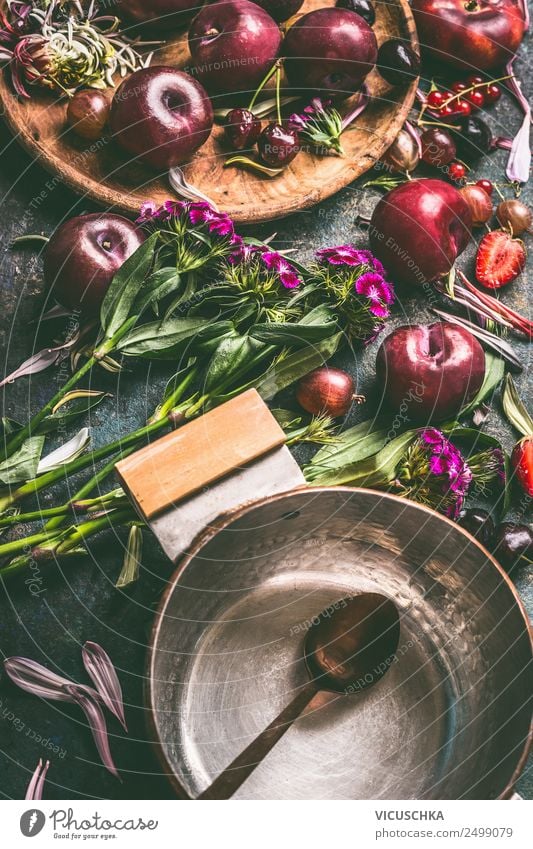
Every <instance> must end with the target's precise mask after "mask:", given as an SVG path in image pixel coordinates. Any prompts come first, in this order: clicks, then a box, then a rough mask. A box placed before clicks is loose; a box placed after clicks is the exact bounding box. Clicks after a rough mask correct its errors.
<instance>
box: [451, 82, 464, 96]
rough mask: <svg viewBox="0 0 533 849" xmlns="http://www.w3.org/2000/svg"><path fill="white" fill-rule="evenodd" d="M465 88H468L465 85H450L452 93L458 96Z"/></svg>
mask: <svg viewBox="0 0 533 849" xmlns="http://www.w3.org/2000/svg"><path fill="white" fill-rule="evenodd" d="M465 88H468V86H467V84H466V83H461V82H458V83H454V84H453V85H452V91H454V92H455V93H456V94H459V93H460V92H461V91H464V90H465Z"/></svg>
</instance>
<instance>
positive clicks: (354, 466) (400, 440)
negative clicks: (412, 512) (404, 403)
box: [304, 430, 418, 488]
mask: <svg viewBox="0 0 533 849" xmlns="http://www.w3.org/2000/svg"><path fill="white" fill-rule="evenodd" d="M417 433H418V431H417V430H408V431H406V432H405V433H402V434H401V435H400V436H397V437H396V438H395V439H392V440H391V441H390V442H388V443H387V444H386V445H385V446H384V447H383V448H382V449H381V450H380V451H378V452H377V454H373V455H372V456H371V457H366V458H365V459H364V460H360V461H358V462H355V463H348V464H346V465H344V466H342V467H340V468H325V469H324V470H323V471H322V470H319V469H317V466H313V465H312V464H310V465H309V466H307V467H306V468H305V469H304V475H305V477H306V479H307V480H308V481H310V482H311V483H312V484H313V485H319V484H320V485H323V486H342V485H344V484H349V485H350V486H365V487H377V488H381V487H384V486H388V485H389V484H390V483H392V481H393V480H394V479H395V477H396V469H397V466H398V463H399V462H400V460H401V458H402V457H403V455H404V454H405V451H406V450H407V448H408V446H409V445H410V444H411V442H412V441H413V440H414V439H415V438H416V436H417Z"/></svg>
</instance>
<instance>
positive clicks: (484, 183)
mask: <svg viewBox="0 0 533 849" xmlns="http://www.w3.org/2000/svg"><path fill="white" fill-rule="evenodd" d="M476 186H479V188H480V189H483V191H484V192H487V194H488V196H489V197H490V196H491V195H492V193H493V191H494V186H493V185H492V183H491V181H490V180H478V181H477V183H476Z"/></svg>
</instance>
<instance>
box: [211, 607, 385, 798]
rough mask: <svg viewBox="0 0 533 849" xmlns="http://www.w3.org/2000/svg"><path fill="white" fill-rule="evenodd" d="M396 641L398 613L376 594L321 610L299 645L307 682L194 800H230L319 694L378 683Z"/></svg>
mask: <svg viewBox="0 0 533 849" xmlns="http://www.w3.org/2000/svg"><path fill="white" fill-rule="evenodd" d="M399 637H400V618H399V615H398V610H397V609H396V607H395V605H394V604H393V603H392V601H391V600H390V599H388V598H386V597H385V596H383V595H379V594H378V593H362V594H361V595H357V596H352V597H350V598H344V599H341V601H338V602H336V603H335V604H332V605H330V606H329V607H328V608H326V610H323V611H322V613H321V614H320V615H319V616H317V617H315V618H314V620H313V624H312V625H311V627H310V628H309V630H308V631H307V634H306V637H305V642H304V660H305V664H306V666H307V671H308V672H309V675H310V678H311V680H310V681H308V682H307V684H305V685H304V686H303V687H302V688H301V689H300V690H298V692H297V694H296V696H295V697H294V699H293V700H292V702H291V703H290V704H289V705H287V707H285V708H283V710H282V711H281V713H279V714H278V716H277V717H276V718H275V719H274V720H273V721H272V722H271V723H270V725H269V726H268V727H267V728H265V730H264V731H262V732H261V734H260V735H259V736H258V737H256V739H255V740H254V741H253V742H252V743H250V745H249V746H247V747H246V749H245V750H244V751H243V752H241V754H240V755H238V756H237V757H236V758H235V760H233V761H232V762H231V763H230V765H229V766H227V767H226V769H225V770H224V771H223V772H221V774H220V775H219V776H218V778H216V779H215V780H214V781H213V783H212V784H211V785H210V786H209V787H208V788H207V790H204V792H203V793H202V794H201V795H200V796H198V798H199V799H229V798H230V797H231V796H233V794H234V793H235V792H236V791H237V790H238V789H239V787H240V786H241V784H243V782H244V781H245V780H246V779H247V778H248V776H249V775H251V773H252V772H253V771H254V769H255V768H256V766H257V765H258V764H259V763H261V761H262V760H263V759H264V758H265V757H266V756H267V755H268V753H269V752H270V750H271V749H272V748H273V747H274V746H275V745H276V743H277V742H278V740H280V739H281V738H282V737H283V735H284V734H285V732H286V731H288V729H289V728H290V726H291V725H292V723H293V722H294V720H295V719H297V718H298V717H299V716H300V714H301V713H302V711H303V710H304V708H306V707H307V706H310V703H311V702H312V700H313V699H314V697H315V696H316V695H317V694H318V693H320V692H321V691H323V690H326V691H329V692H332V693H339V694H342V695H347V694H349V693H358V692H360V691H361V690H365V689H367V688H368V687H371V686H372V685H373V684H375V683H376V682H377V681H379V680H380V679H381V678H382V677H383V676H384V675H385V673H386V672H387V670H388V669H389V667H390V665H391V663H392V662H393V660H394V656H395V652H396V649H397V648H398V640H399ZM320 701H321V700H320ZM310 707H311V706H310Z"/></svg>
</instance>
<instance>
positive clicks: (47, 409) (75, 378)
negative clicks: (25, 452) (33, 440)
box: [0, 356, 97, 460]
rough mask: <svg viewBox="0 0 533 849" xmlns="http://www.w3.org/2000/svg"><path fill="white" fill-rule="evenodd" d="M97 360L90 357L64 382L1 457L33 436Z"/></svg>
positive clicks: (0, 454) (2, 452) (4, 449)
mask: <svg viewBox="0 0 533 849" xmlns="http://www.w3.org/2000/svg"><path fill="white" fill-rule="evenodd" d="M96 362H97V360H96V359H95V357H94V356H92V357H90V358H89V359H88V360H87V361H86V362H85V363H84V364H83V365H82V366H81V368H79V369H78V371H77V372H75V374H73V375H72V377H71V378H70V379H69V380H67V382H66V383H65V384H64V386H62V387H61V389H60V390H59V392H56V394H55V395H54V397H53V398H52V399H51V400H50V401H48V403H47V404H45V405H44V407H42V409H41V410H39V412H38V413H36V414H35V415H34V416H33V418H32V419H31V420H30V421H29V423H28V424H27V425H26V427H23V428H22V430H19V431H18V432H17V433H16V434H15V435H14V436H13V438H12V439H10V440H9V442H8V443H7V445H4V446H3V448H2V449H1V452H0V459H2V460H5V459H6V457H10V456H11V455H12V454H14V452H15V451H17V450H18V449H19V448H20V447H21V445H22V444H23V443H24V442H25V441H26V440H27V439H28V437H29V436H31V435H32V433H34V432H35V431H36V430H37V428H38V427H39V425H40V424H41V422H42V420H43V419H44V418H45V417H46V416H47V415H48V414H49V413H51V412H52V410H53V408H54V407H55V405H56V404H57V403H58V402H59V401H61V399H62V398H63V396H64V395H66V393H67V392H69V391H70V390H71V389H73V388H74V387H75V386H76V384H77V383H78V382H79V381H80V380H81V378H82V377H84V376H85V375H86V374H87V373H88V372H89V371H90V370H91V369H92V367H93V366H94V365H95V364H96Z"/></svg>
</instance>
